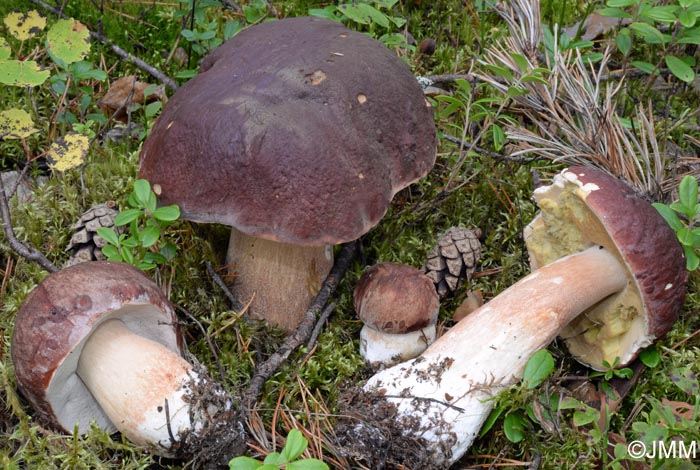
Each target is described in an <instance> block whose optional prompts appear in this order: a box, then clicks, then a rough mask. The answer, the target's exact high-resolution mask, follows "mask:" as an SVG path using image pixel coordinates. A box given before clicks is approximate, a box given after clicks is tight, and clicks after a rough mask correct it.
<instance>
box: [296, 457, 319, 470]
mask: <svg viewBox="0 0 700 470" xmlns="http://www.w3.org/2000/svg"><path fill="white" fill-rule="evenodd" d="M287 470H328V465H326V464H325V463H323V461H321V460H318V459H303V460H297V461H296V462H291V463H288V464H287Z"/></svg>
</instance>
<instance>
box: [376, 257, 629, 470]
mask: <svg viewBox="0 0 700 470" xmlns="http://www.w3.org/2000/svg"><path fill="white" fill-rule="evenodd" d="M627 283H628V277H627V273H626V269H625V268H624V267H623V266H622V265H621V264H620V262H619V261H618V259H617V258H616V257H615V256H614V255H613V254H611V253H610V252H609V251H607V250H606V249H604V248H602V247H592V248H589V249H587V250H585V251H583V252H581V253H577V254H574V255H571V256H568V257H565V258H562V259H560V260H558V261H556V262H554V263H551V264H549V265H547V266H544V267H542V268H541V269H539V270H537V271H535V272H533V273H532V274H530V275H528V276H527V277H525V278H523V279H521V280H520V281H518V282H517V283H516V284H514V285H513V286H511V287H510V288H508V289H507V290H505V291H504V292H503V293H501V294H500V295H498V296H497V297H495V298H494V299H492V300H491V301H490V302H489V303H487V304H486V305H484V306H483V307H481V308H479V309H478V310H476V311H474V312H473V313H471V314H470V315H468V316H467V317H466V318H465V319H463V320H462V321H460V322H459V323H458V324H457V325H455V327H453V328H452V329H451V330H450V331H449V332H447V333H446V334H445V335H443V336H442V337H440V338H439V339H438V340H437V341H436V342H435V343H433V344H432V345H431V346H430V347H429V348H428V349H427V350H426V351H425V352H424V353H423V354H422V355H421V356H419V357H418V358H417V359H415V360H413V361H409V362H404V363H402V364H398V365H396V366H394V367H392V368H390V369H386V370H384V371H382V372H379V373H378V374H376V375H375V376H373V377H372V378H371V379H370V380H369V382H368V383H367V385H366V386H365V389H366V390H368V391H372V390H374V391H377V392H379V393H380V394H382V395H384V397H386V399H387V400H389V401H390V402H392V403H394V404H395V405H396V407H397V410H398V416H399V419H398V422H397V425H398V426H405V427H404V428H403V429H405V431H404V432H405V433H407V434H409V435H412V436H414V437H422V438H424V439H425V440H426V441H427V445H428V446H430V447H429V448H427V449H426V452H429V453H431V454H432V456H433V459H434V461H435V462H436V464H438V465H444V466H448V465H449V464H451V463H453V462H455V461H457V460H458V459H459V458H460V457H461V456H462V455H463V454H464V453H465V452H466V450H467V449H468V448H469V446H470V445H471V443H472V441H473V440H474V438H475V437H476V435H477V434H478V432H479V430H480V428H481V425H482V424H483V422H484V420H485V419H486V417H487V416H488V414H489V412H490V411H491V408H492V400H491V398H492V397H493V396H494V395H495V394H496V393H497V392H498V391H499V390H501V389H502V388H503V387H506V386H508V385H511V384H513V383H515V382H516V381H518V380H519V379H521V378H522V375H523V370H524V368H525V364H526V363H527V361H528V359H529V358H530V357H531V356H532V354H533V353H535V352H537V351H538V350H540V349H542V348H544V347H545V346H547V344H549V343H550V342H551V341H552V340H553V339H554V338H555V337H556V336H557V334H558V333H559V332H560V331H561V329H562V328H563V327H564V326H566V325H567V324H568V323H569V322H570V321H571V320H572V319H574V318H575V317H576V316H578V315H579V314H581V313H582V312H584V311H585V310H586V309H588V308H589V307H591V306H592V305H595V304H596V303H598V302H600V301H602V300H603V299H605V298H606V297H608V296H610V295H612V294H614V293H616V292H619V291H621V290H622V289H623V288H624V287H625V286H626V285H627Z"/></svg>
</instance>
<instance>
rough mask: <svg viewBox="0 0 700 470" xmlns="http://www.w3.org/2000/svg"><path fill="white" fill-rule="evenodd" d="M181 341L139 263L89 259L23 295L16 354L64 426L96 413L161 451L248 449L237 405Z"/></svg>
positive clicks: (84, 426) (26, 389) (24, 385)
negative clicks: (186, 355) (191, 360)
mask: <svg viewBox="0 0 700 470" xmlns="http://www.w3.org/2000/svg"><path fill="white" fill-rule="evenodd" d="M180 341H181V340H180V337H179V335H178V329H177V318H176V317H175V314H174V313H173V309H172V307H171V305H170V303H169V302H168V300H167V299H166V298H165V296H164V295H163V294H162V292H161V291H160V290H159V289H158V287H157V286H156V285H155V284H154V283H153V282H152V281H151V280H150V279H148V278H147V277H146V276H145V275H144V274H143V273H142V272H141V271H139V270H137V269H136V268H134V267H132V266H129V265H126V264H123V263H113V262H108V261H94V262H84V263H80V264H77V265H74V266H72V267H69V268H65V269H63V270H61V271H58V272H56V273H54V274H51V275H50V276H48V277H47V278H46V279H44V280H43V281H42V282H41V283H40V284H39V285H38V286H37V287H36V288H35V289H34V290H33V291H32V292H31V293H30V294H29V296H27V298H26V300H25V301H24V303H23V304H22V307H21V308H20V310H19V313H18V314H17V319H16V322H15V329H14V335H13V338H12V360H13V363H14V366H15V372H16V375H17V383H18V385H19V388H20V390H21V391H22V394H23V395H24V396H25V397H26V398H27V399H28V400H29V401H30V402H31V403H32V405H33V406H34V408H35V409H36V411H37V412H38V413H39V416H40V417H41V418H42V419H44V420H45V421H48V422H49V423H51V424H52V425H54V426H55V427H57V428H59V429H61V430H63V431H65V432H68V433H70V432H73V429H74V427H75V426H78V429H79V432H80V433H85V432H86V431H87V430H88V428H89V426H90V423H91V421H93V420H94V421H95V422H96V424H97V425H98V426H99V427H100V428H102V429H104V430H106V431H108V432H114V431H117V430H119V431H121V432H122V433H123V434H124V435H125V436H126V437H127V438H129V439H130V440H131V441H133V442H134V443H136V444H138V445H142V446H145V447H148V448H149V449H150V450H151V451H153V452H154V453H156V454H158V455H163V456H168V457H175V456H185V455H193V454H198V453H199V452H200V451H201V450H202V449H207V448H209V449H212V450H214V452H213V453H216V452H225V454H223V455H218V456H217V455H212V456H210V457H211V458H214V459H221V458H225V457H227V456H228V458H230V457H231V456H233V455H238V454H240V453H242V451H243V449H244V446H245V431H244V430H243V426H242V424H241V423H242V418H241V416H240V412H239V411H238V409H237V408H236V407H237V404H236V403H234V401H233V398H232V397H231V396H229V395H228V394H227V393H226V392H225V391H224V390H223V389H222V388H221V386H220V385H218V384H216V383H215V382H213V381H212V380H211V379H210V378H209V377H207V375H206V372H205V371H204V370H203V368H202V367H201V366H192V365H191V364H190V363H188V362H187V361H185V359H183V358H182V356H181V354H180V350H181V343H180ZM214 448H215V449H214ZM199 457H200V458H201V459H205V460H206V459H207V458H210V457H207V456H204V455H201V456H199Z"/></svg>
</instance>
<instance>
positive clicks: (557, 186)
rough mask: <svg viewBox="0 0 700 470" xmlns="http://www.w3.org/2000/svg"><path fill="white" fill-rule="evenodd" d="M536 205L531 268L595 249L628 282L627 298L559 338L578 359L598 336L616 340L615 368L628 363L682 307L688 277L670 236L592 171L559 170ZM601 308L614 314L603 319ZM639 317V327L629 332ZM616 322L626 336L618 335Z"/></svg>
mask: <svg viewBox="0 0 700 470" xmlns="http://www.w3.org/2000/svg"><path fill="white" fill-rule="evenodd" d="M567 187H568V189H567ZM535 199H536V200H537V201H538V203H539V204H540V208H541V209H542V213H541V214H540V215H539V216H538V217H537V218H536V219H535V220H533V222H532V223H531V224H530V226H529V227H528V230H527V232H528V233H527V234H526V238H527V240H526V241H527V242H528V248H529V249H530V252H531V261H532V262H533V266H534V267H537V266H542V265H543V264H546V263H549V262H551V261H552V258H557V257H561V256H565V255H567V254H570V252H571V251H577V250H579V249H581V248H585V247H587V246H591V245H600V246H603V247H605V248H607V249H608V250H610V251H611V252H613V253H615V254H616V255H617V256H618V257H619V258H620V261H621V262H622V264H623V265H625V266H626V267H627V269H628V271H629V277H630V280H631V284H630V287H629V288H628V289H627V290H626V292H624V293H622V294H621V296H618V297H617V298H615V299H608V301H606V302H603V303H602V304H603V305H602V306H601V307H604V308H601V309H599V310H600V311H599V312H598V313H595V314H592V315H591V314H590V313H589V314H586V315H581V316H580V317H579V318H578V319H576V320H575V321H574V322H572V324H571V325H570V326H569V327H568V328H567V329H566V330H565V331H564V333H562V337H564V338H565V339H567V344H569V347H570V349H571V350H572V352H573V353H574V354H577V355H580V356H586V355H587V354H588V353H587V352H586V351H587V348H588V347H591V344H593V343H595V342H596V341H597V339H598V336H600V339H602V340H610V339H614V340H615V341H619V345H620V351H619V352H620V355H619V357H620V361H621V364H624V363H627V362H629V361H631V360H632V359H633V358H634V357H636V354H637V353H638V352H639V350H640V349H641V348H643V347H645V346H648V345H649V344H650V343H651V342H652V341H653V340H655V339H656V338H659V337H660V336H663V335H664V334H665V333H666V332H667V331H668V330H670V329H671V326H672V325H673V323H674V321H675V320H676V318H677V317H678V314H679V312H680V310H681V308H682V307H683V303H684V299H685V292H686V283H687V277H688V272H687V270H686V268H685V256H684V255H683V250H682V248H681V246H680V244H679V243H678V240H677V238H676V235H675V233H674V232H673V230H671V228H670V227H669V226H668V224H667V223H666V221H664V219H663V218H662V217H661V216H660V215H659V213H658V212H657V211H656V209H654V207H653V206H652V205H651V204H649V202H647V201H646V200H644V199H643V198H641V197H640V196H638V195H637V194H635V192H634V190H632V189H631V188H630V187H629V186H628V185H627V184H625V183H624V182H622V181H621V180H618V179H616V178H614V177H612V176H610V175H608V174H607V173H604V172H603V171H601V170H597V169H593V168H587V167H572V168H569V169H568V170H565V171H563V172H562V173H561V174H560V175H557V177H555V180H554V182H553V184H552V185H551V186H548V187H544V188H539V189H538V190H536V191H535ZM552 201H558V202H556V203H553V202H552ZM567 227H574V228H573V229H569V228H567ZM562 232H563V233H562ZM635 299H639V300H635ZM605 309H608V310H609V311H610V312H612V311H614V313H603V310H605ZM639 310H641V312H640V311H639ZM639 316H641V320H642V322H640V323H639V324H638V325H637V326H636V327H635V323H634V318H635V317H639ZM606 322H607V324H608V326H605V325H603V323H606ZM622 324H626V325H627V326H629V327H630V332H627V331H624V332H623V329H622V328H621V326H620V325H622ZM606 328H607V329H606ZM635 328H636V329H635ZM618 333H619V335H618V336H619V337H616V336H615V335H616V334H618ZM625 335H627V337H625ZM612 359H614V358H612ZM584 362H585V361H584ZM611 363H612V362H611Z"/></svg>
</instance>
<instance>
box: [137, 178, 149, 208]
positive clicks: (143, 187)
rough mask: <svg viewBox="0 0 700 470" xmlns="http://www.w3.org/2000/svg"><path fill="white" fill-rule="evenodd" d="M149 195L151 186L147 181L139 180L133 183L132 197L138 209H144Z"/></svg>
mask: <svg viewBox="0 0 700 470" xmlns="http://www.w3.org/2000/svg"><path fill="white" fill-rule="evenodd" d="M150 195H151V184H150V183H149V182H148V180H143V179H139V180H136V181H134V197H135V198H136V201H137V202H138V203H139V205H140V207H146V205H147V204H148V199H149V197H150Z"/></svg>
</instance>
